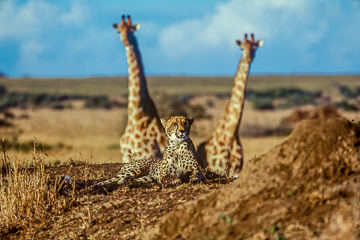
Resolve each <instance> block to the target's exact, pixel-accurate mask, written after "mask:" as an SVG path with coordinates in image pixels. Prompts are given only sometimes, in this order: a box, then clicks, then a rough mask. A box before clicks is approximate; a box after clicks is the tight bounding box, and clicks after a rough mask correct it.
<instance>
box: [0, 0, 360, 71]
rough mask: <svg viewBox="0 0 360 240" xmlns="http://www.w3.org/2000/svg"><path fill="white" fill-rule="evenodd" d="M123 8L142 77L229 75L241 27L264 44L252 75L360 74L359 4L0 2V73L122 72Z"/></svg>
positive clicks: (321, 0)
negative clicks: (135, 26)
mask: <svg viewBox="0 0 360 240" xmlns="http://www.w3.org/2000/svg"><path fill="white" fill-rule="evenodd" d="M122 14H130V15H131V16H132V18H133V21H134V22H136V23H140V25H141V28H140V30H138V31H137V32H136V37H137V39H138V41H139V46H140V50H141V53H142V57H143V62H144V66H145V73H146V74H147V75H207V76H212V75H216V76H221V75H233V74H234V72H235V70H236V67H237V63H238V61H239V59H240V56H241V51H240V49H239V48H238V47H237V46H236V44H235V40H236V39H239V38H242V37H243V34H244V33H245V32H254V33H255V37H256V38H257V39H263V40H264V45H263V47H262V48H260V49H259V50H258V51H257V55H256V58H255V60H254V62H253V65H252V69H251V71H252V73H253V74H293V73H295V74H323V73H324V74H343V73H345V74H354V73H356V74H359V73H360V30H359V29H360V28H359V26H360V1H357V0H317V1H313V0H226V1H225V0H196V1H193V0H182V1H165V0H153V1H148V0H121V1H119V0H107V1H99V0H75V1H70V0H61V1H53V0H51V1H50V0H48V1H46V0H28V1H25V0H22V1H20V0H0V72H3V73H5V74H6V75H8V76H10V77H21V76H34V77H47V76H50V77H55V76H65V77H71V76H74V77H80V76H94V75H97V76H98V75H105V76H112V75H127V64H126V57H125V50H124V47H123V45H122V44H121V42H120V39H119V37H118V35H117V33H116V32H115V31H114V29H113V28H112V24H113V23H114V22H119V21H120V18H121V15H122Z"/></svg>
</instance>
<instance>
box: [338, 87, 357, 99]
mask: <svg viewBox="0 0 360 240" xmlns="http://www.w3.org/2000/svg"><path fill="white" fill-rule="evenodd" d="M339 91H340V93H341V94H342V95H344V96H345V97H346V98H355V97H357V96H359V95H360V88H357V89H355V90H352V89H350V88H349V87H348V86H339Z"/></svg>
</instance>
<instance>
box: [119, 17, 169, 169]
mask: <svg viewBox="0 0 360 240" xmlns="http://www.w3.org/2000/svg"><path fill="white" fill-rule="evenodd" d="M113 27H114V28H115V29H116V30H117V31H118V33H119V35H120V39H121V41H122V43H123V44H124V46H125V50H126V56H127V62H128V71H129V80H128V81H129V82H128V86H129V96H128V120H127V126H126V128H125V132H124V134H123V135H122V136H121V138H120V151H121V153H122V161H123V162H124V163H127V162H130V161H131V160H132V159H137V158H149V157H157V158H160V157H161V153H162V151H164V149H165V146H166V135H165V131H164V129H163V127H162V125H161V122H160V118H159V115H158V112H157V109H156V107H155V104H154V102H153V100H152V99H151V97H150V95H149V92H148V89H147V84H146V78H145V74H144V68H143V64H142V60H141V55H140V50H139V47H138V43H137V40H136V38H135V35H134V32H135V30H137V29H139V27H140V25H139V24H135V25H133V24H132V22H131V18H130V16H129V15H128V16H127V21H125V16H124V15H123V16H122V18H121V24H120V25H118V24H116V23H114V24H113Z"/></svg>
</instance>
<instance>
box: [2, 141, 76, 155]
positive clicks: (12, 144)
mask: <svg viewBox="0 0 360 240" xmlns="http://www.w3.org/2000/svg"><path fill="white" fill-rule="evenodd" d="M3 148H5V149H6V150H9V149H14V150H17V151H22V152H30V151H36V152H39V151H40V152H46V151H49V150H53V149H71V147H70V146H66V145H65V144H63V143H58V144H56V145H50V144H46V143H40V142H38V141H25V142H19V141H18V140H17V139H13V140H11V141H4V142H3ZM3 150H4V149H3Z"/></svg>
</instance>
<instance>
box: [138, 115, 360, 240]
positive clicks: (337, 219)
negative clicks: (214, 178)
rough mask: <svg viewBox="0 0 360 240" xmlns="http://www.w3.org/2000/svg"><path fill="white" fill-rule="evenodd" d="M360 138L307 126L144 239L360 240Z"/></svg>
mask: <svg viewBox="0 0 360 240" xmlns="http://www.w3.org/2000/svg"><path fill="white" fill-rule="evenodd" d="M359 190H360V131H359V128H358V127H354V126H353V125H352V124H351V123H350V122H349V121H347V120H344V119H341V118H335V119H329V120H324V119H322V120H321V119H317V120H305V121H303V122H302V123H300V125H299V126H298V127H297V128H296V129H295V130H294V131H293V132H292V134H291V135H290V136H289V137H288V138H287V140H286V141H285V142H283V143H282V144H280V145H278V146H277V147H275V148H274V149H272V150H271V151H270V152H269V153H267V154H265V155H263V156H261V157H259V158H253V159H251V160H249V161H248V162H247V163H246V164H245V166H244V169H243V171H242V173H241V175H240V177H239V179H237V180H236V181H235V182H234V183H232V184H229V185H228V186H224V187H223V188H221V189H220V190H218V191H216V192H212V193H209V194H207V195H206V196H204V197H202V198H200V199H198V200H195V201H192V202H189V203H187V204H185V205H184V206H182V207H181V208H179V209H177V210H175V211H173V212H171V213H169V214H167V215H166V216H165V217H163V218H162V219H161V220H160V221H159V223H157V225H156V227H154V228H152V229H150V230H149V231H148V232H147V233H146V235H145V238H144V239H287V240H288V239H359V237H360V225H359V224H360V203H359V193H360V192H359Z"/></svg>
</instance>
